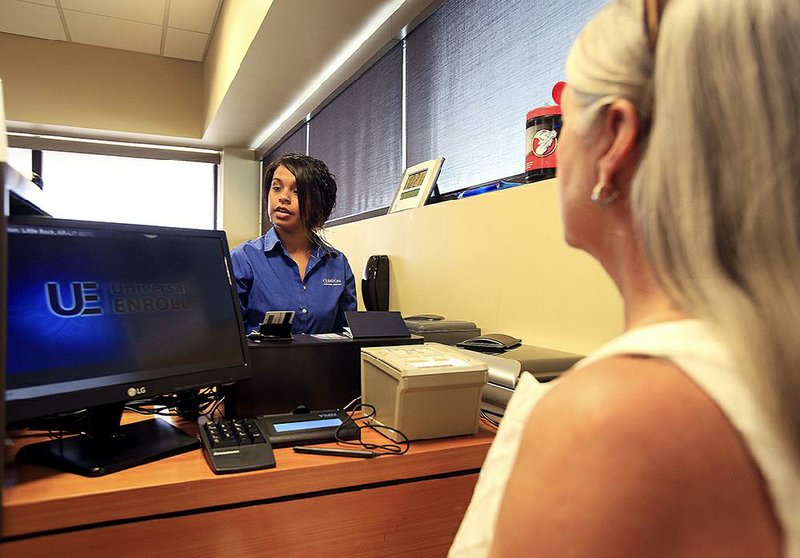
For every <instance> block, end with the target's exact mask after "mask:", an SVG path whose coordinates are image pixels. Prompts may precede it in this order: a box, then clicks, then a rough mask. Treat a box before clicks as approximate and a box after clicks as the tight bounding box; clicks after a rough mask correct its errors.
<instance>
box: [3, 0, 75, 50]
mask: <svg viewBox="0 0 800 558" xmlns="http://www.w3.org/2000/svg"><path fill="white" fill-rule="evenodd" d="M0 14H3V17H0V31H2V32H4V33H14V34H16V35H29V36H31V37H39V38H40V39H58V40H61V41H65V40H66V39H67V36H66V34H65V33H64V28H63V27H62V25H61V18H59V17H58V10H56V8H55V7H52V8H51V7H48V6H43V5H41V4H32V3H30V2H20V1H19V0H0Z"/></svg>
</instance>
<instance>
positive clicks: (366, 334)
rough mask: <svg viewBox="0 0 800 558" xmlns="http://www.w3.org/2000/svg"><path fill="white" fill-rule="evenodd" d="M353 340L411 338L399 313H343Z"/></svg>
mask: <svg viewBox="0 0 800 558" xmlns="http://www.w3.org/2000/svg"><path fill="white" fill-rule="evenodd" d="M344 316H345V318H346V319H347V325H348V326H349V327H350V333H351V334H352V336H353V339H369V338H370V337H411V333H410V332H409V331H408V328H407V327H406V323H405V321H403V317H402V316H401V315H400V312H345V313H344Z"/></svg>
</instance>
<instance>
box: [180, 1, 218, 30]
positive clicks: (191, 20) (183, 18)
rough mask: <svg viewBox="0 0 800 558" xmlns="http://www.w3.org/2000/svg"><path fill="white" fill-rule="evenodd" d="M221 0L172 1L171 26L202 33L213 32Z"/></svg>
mask: <svg viewBox="0 0 800 558" xmlns="http://www.w3.org/2000/svg"><path fill="white" fill-rule="evenodd" d="M219 3H220V0H172V2H170V5H169V26H170V27H174V28H177V29H187V30H189V31H199V32H201V33H209V32H211V26H212V25H214V18H215V17H216V15H217V8H218V7H219Z"/></svg>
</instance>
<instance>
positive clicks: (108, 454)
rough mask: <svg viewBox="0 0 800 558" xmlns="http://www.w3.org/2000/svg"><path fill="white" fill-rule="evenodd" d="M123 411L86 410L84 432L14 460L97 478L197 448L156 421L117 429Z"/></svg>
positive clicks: (197, 443) (40, 446)
mask: <svg viewBox="0 0 800 558" xmlns="http://www.w3.org/2000/svg"><path fill="white" fill-rule="evenodd" d="M123 409H124V405H123V404H113V405H106V406H101V407H95V408H92V409H89V410H88V413H89V427H88V428H87V429H86V430H87V431H86V432H84V433H82V434H79V435H78V436H71V437H69V438H62V439H60V440H51V441H48V442H40V443H37V444H31V445H27V446H24V447H22V448H21V449H20V450H19V453H17V460H19V461H21V462H23V463H34V464H37V465H44V466H46V467H53V468H55V469H59V470H62V471H68V472H71V473H77V474H79V475H84V476H86V477H99V476H102V475H107V474H109V473H115V472H117V471H122V470H123V469H128V468H130V467H135V466H137V465H143V464H145V463H149V462H151V461H156V460H158V459H163V458H165V457H169V456H171V455H175V454H178V453H183V452H185V451H189V450H192V449H195V448H197V447H200V441H199V440H197V439H196V438H194V437H192V436H190V435H188V434H186V433H185V432H183V431H182V430H180V429H179V428H177V427H175V426H173V425H171V424H169V423H168V422H165V421H163V420H160V419H157V418H154V419H148V420H142V421H139V422H134V423H131V424H126V425H124V426H123V425H120V420H121V418H122V411H123Z"/></svg>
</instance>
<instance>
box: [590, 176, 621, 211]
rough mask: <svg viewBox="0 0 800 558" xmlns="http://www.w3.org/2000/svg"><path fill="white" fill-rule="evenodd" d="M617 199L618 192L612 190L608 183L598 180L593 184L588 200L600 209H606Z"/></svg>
mask: <svg viewBox="0 0 800 558" xmlns="http://www.w3.org/2000/svg"><path fill="white" fill-rule="evenodd" d="M606 187H608V188H609V190H608V191H607V192H606V191H605V190H606ZM618 197H619V190H614V189H612V188H611V186H609V184H608V182H606V181H605V180H600V181H599V182H598V183H597V184H595V186H594V188H592V195H591V197H590V199H591V200H592V201H593V202H594V203H596V204H597V205H599V206H600V207H608V206H609V205H610V204H611V202H613V201H614V200H615V199H617V198H618Z"/></svg>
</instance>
